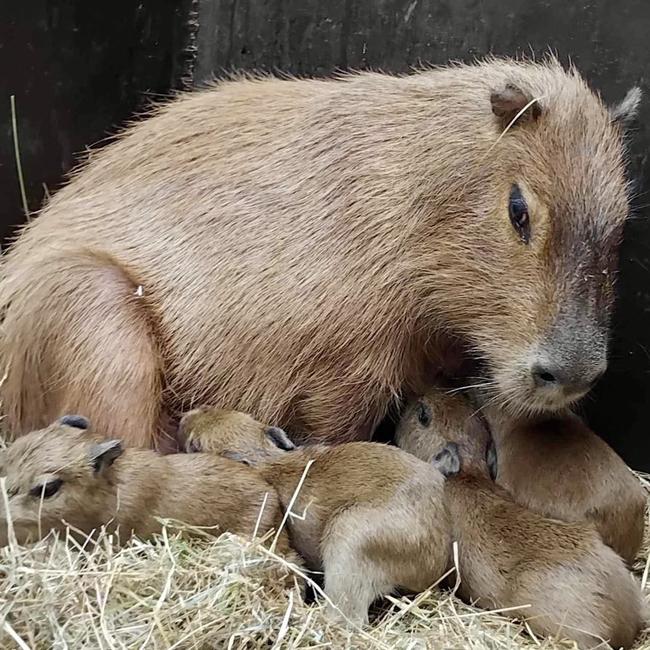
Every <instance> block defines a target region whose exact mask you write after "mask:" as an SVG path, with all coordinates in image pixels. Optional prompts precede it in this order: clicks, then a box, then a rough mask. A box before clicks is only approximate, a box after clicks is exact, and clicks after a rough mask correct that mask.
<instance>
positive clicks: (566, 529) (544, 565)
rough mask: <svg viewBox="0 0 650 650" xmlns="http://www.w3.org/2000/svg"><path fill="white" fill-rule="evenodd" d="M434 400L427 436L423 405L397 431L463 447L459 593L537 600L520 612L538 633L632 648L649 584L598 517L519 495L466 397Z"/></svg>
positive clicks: (490, 599) (408, 441)
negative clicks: (509, 488)
mask: <svg viewBox="0 0 650 650" xmlns="http://www.w3.org/2000/svg"><path fill="white" fill-rule="evenodd" d="M427 401H429V400H427ZM431 402H433V403H434V404H435V406H433V407H432V409H431V410H432V415H433V418H432V420H431V423H430V424H429V425H428V426H427V429H428V430H427V432H426V434H423V431H422V428H423V427H422V426H421V425H420V424H419V423H418V421H417V413H418V408H419V406H418V405H417V404H413V405H412V406H411V407H410V408H409V409H407V411H406V414H405V416H404V419H403V420H402V422H401V423H400V425H399V427H398V432H397V438H398V441H399V444H400V445H401V446H402V448H403V449H406V450H407V451H413V452H415V453H417V454H418V455H420V456H421V457H422V458H430V457H431V456H432V455H434V456H435V455H436V454H437V453H438V452H439V451H440V450H441V449H443V448H444V449H448V448H449V447H448V443H450V442H454V443H456V444H457V445H458V453H459V456H460V473H459V474H458V475H456V476H451V477H448V478H447V481H446V483H445V499H446V503H447V505H448V508H449V511H450V515H451V518H452V526H453V528H454V537H455V539H456V540H457V541H458V544H459V573H460V580H461V581H460V587H459V595H461V597H463V598H464V599H466V600H468V601H477V603H478V604H479V605H480V606H483V607H489V608H502V607H503V608H507V607H520V606H524V605H529V607H527V608H526V609H522V610H520V611H519V612H516V613H514V615H515V616H519V617H521V618H524V619H526V620H527V621H528V624H529V625H530V627H531V629H532V630H533V631H534V632H535V633H539V634H542V635H556V636H562V637H568V638H570V639H573V640H575V641H576V642H577V643H578V644H579V645H580V646H581V647H583V648H590V647H595V646H596V645H598V644H599V642H600V640H606V641H608V642H609V643H610V644H611V645H612V646H614V647H616V648H618V647H625V648H627V647H629V646H631V645H632V643H633V641H634V638H635V637H636V635H637V633H638V631H639V629H640V626H641V592H640V589H639V587H638V586H637V585H636V584H635V582H634V579H633V578H632V576H631V574H630V573H629V571H627V569H626V568H625V565H624V563H623V561H622V559H621V558H620V557H619V556H618V555H616V553H614V551H613V550H612V549H610V548H609V547H608V546H606V545H605V544H603V542H602V540H601V539H600V536H599V535H598V533H597V532H596V530H595V528H594V527H593V526H592V525H590V524H586V523H581V522H563V521H558V520H555V519H550V518H546V517H543V516H541V515H539V514H538V513H535V512H533V511H532V510H528V509H527V508H525V507H523V506H521V505H519V504H517V503H515V502H514V501H513V499H512V497H511V496H510V495H509V494H508V493H507V492H506V491H505V490H504V489H503V488H501V487H499V486H497V485H495V484H494V483H493V482H492V481H491V479H490V478H489V476H488V465H487V458H486V451H487V449H488V448H489V446H488V443H489V437H490V436H489V432H488V431H487V429H486V428H485V427H483V428H481V427H479V426H476V425H474V426H472V427H467V426H466V424H465V423H466V421H467V420H466V419H467V416H468V411H467V407H466V402H465V399H464V398H463V397H460V396H453V395H449V394H446V393H444V392H440V393H439V395H437V396H436V397H435V399H434V400H431ZM470 413H471V412H470ZM424 435H426V436H427V437H428V442H427V445H426V446H425V445H424V444H423V440H424ZM468 454H470V455H468Z"/></svg>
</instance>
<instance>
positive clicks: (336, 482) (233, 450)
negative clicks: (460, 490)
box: [181, 409, 449, 623]
mask: <svg viewBox="0 0 650 650" xmlns="http://www.w3.org/2000/svg"><path fill="white" fill-rule="evenodd" d="M211 419H213V426H212V427H210V426H209V423H210V420H211ZM238 419H239V420H240V423H237V420H238ZM181 423H182V426H183V428H184V429H185V432H186V434H187V435H188V437H189V438H190V439H191V440H192V441H193V444H194V445H195V448H199V449H210V450H211V451H212V452H213V453H228V454H230V455H231V456H238V457H239V458H241V459H242V460H245V461H246V462H248V463H251V464H252V465H254V466H256V467H257V469H258V470H259V472H260V474H261V476H262V477H263V478H264V479H265V480H266V481H268V483H270V484H271V485H272V486H273V487H274V488H275V489H276V490H277V492H278V495H279V498H280V502H281V503H282V505H283V507H285V508H287V507H288V505H289V504H290V502H291V499H292V497H293V496H294V493H295V492H296V489H297V487H298V485H299V483H300V479H301V477H302V475H303V472H304V470H305V467H306V465H307V463H308V462H309V461H314V462H313V464H312V465H311V466H310V467H309V470H308V472H307V475H306V478H305V480H304V482H303V484H302V486H301V488H300V491H299V493H298V496H297V498H296V500H295V502H294V504H293V506H292V508H291V511H292V512H293V513H296V514H297V515H298V516H289V518H288V520H287V523H288V526H289V533H290V539H291V543H292V545H293V547H294V548H295V549H296V550H297V551H298V552H299V553H300V554H301V555H302V556H303V557H304V558H305V560H306V561H307V564H308V566H309V567H310V568H311V569H314V570H323V571H324V574H325V593H326V594H327V595H328V596H329V598H330V599H331V600H332V602H333V603H334V604H335V605H336V606H337V607H338V608H339V609H340V611H341V612H342V613H343V614H344V615H345V616H346V618H348V619H349V620H351V621H353V622H356V623H362V622H365V621H367V620H368V607H369V606H370V604H371V603H372V601H373V600H374V599H375V598H377V596H380V595H385V594H388V593H390V592H391V591H392V590H393V589H395V588H396V587H402V588H404V589H407V590H409V591H414V592H419V591H423V590H425V589H427V588H428V587H430V586H431V585H432V584H433V583H435V582H436V581H437V580H438V579H439V578H440V577H441V576H442V574H443V573H444V570H445V568H446V566H447V563H448V561H449V519H448V514H447V511H446V509H445V507H444V505H443V498H442V493H443V477H442V475H441V474H440V472H438V471H437V470H436V469H435V468H433V467H432V466H431V465H430V464H428V463H423V462H422V461H419V460H418V459H417V458H415V457H413V456H411V455H410V454H406V453H404V452H403V451H401V450H399V449H396V448H395V447H388V446H385V445H380V444H377V443H371V442H353V443H348V444H344V445H338V446H335V447H327V446H324V445H315V446H307V447H302V448H298V449H296V450H295V451H283V450H281V449H279V448H277V447H273V446H272V445H271V444H270V442H269V438H268V437H267V436H266V434H265V432H264V427H263V426H261V425H259V424H256V425H253V426H249V425H250V424H251V423H250V419H249V418H248V416H246V415H243V414H237V413H234V412H229V413H226V414H224V413H223V412H222V411H219V410H218V409H214V410H213V409H204V410H201V411H198V412H197V411H195V412H193V413H190V414H188V415H187V416H186V417H185V418H184V419H183V420H182V421H181ZM193 425H196V429H194V428H193ZM247 428H248V430H247ZM224 429H225V430H224ZM235 431H236V434H235V433H234V432H235ZM303 515H304V517H303Z"/></svg>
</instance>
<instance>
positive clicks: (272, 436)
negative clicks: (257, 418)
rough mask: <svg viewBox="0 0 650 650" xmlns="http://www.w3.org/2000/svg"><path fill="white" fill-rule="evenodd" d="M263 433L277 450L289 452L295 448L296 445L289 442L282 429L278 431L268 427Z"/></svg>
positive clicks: (278, 428) (277, 428)
mask: <svg viewBox="0 0 650 650" xmlns="http://www.w3.org/2000/svg"><path fill="white" fill-rule="evenodd" d="M264 433H265V434H266V437H267V438H269V440H271V442H272V443H273V444H274V445H275V446H276V447H277V448H278V449H283V450H284V451H291V450H293V449H295V448H296V445H294V444H293V442H291V440H290V439H289V436H288V435H287V434H286V433H285V432H284V429H280V427H269V428H268V429H267V430H266V431H265V432H264Z"/></svg>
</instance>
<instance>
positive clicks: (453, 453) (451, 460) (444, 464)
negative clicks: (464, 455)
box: [431, 442, 460, 477]
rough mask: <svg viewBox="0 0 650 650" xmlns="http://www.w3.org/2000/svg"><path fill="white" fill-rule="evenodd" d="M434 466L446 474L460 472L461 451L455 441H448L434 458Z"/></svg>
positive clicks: (451, 474)
mask: <svg viewBox="0 0 650 650" xmlns="http://www.w3.org/2000/svg"><path fill="white" fill-rule="evenodd" d="M431 462H432V463H433V465H434V467H436V468H437V469H438V470H439V471H440V473H441V474H442V475H443V476H445V477H449V476H456V474H458V473H460V451H459V450H458V445H457V444H456V443H455V442H449V443H447V444H446V445H445V446H444V447H443V448H442V449H441V450H440V451H439V452H438V453H437V454H436V455H435V456H434V457H433V458H432V459H431Z"/></svg>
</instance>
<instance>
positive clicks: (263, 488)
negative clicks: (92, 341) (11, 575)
mask: <svg viewBox="0 0 650 650" xmlns="http://www.w3.org/2000/svg"><path fill="white" fill-rule="evenodd" d="M72 424H74V421H72ZM86 429H87V427H84V428H80V427H79V426H72V425H71V424H66V419H65V418H63V419H62V420H60V421H57V422H54V423H53V424H51V425H50V426H49V427H47V428H45V429H42V430H38V431H34V432H31V433H28V434H26V435H25V436H22V437H21V438H19V439H18V440H16V441H15V442H13V443H12V444H11V445H9V447H8V448H7V449H6V450H4V451H3V453H2V455H1V456H0V476H4V477H5V485H6V494H7V499H8V501H7V502H6V503H5V501H4V499H3V498H2V497H1V496H0V544H2V545H5V544H7V543H8V531H9V525H12V526H13V530H14V534H15V538H16V541H18V543H22V544H24V543H27V542H30V541H32V542H33V541H36V540H37V539H39V538H41V537H42V536H44V535H45V534H47V533H48V532H49V531H50V530H64V529H65V527H66V526H67V525H69V526H71V527H73V528H74V529H76V530H77V531H79V532H81V533H83V534H90V533H92V532H93V531H96V530H98V529H99V528H100V527H101V526H106V528H107V529H108V530H109V531H114V530H119V533H120V538H121V540H122V541H126V540H127V539H128V538H129V537H130V536H131V534H132V533H134V534H136V535H138V536H140V537H143V538H146V537H150V536H151V535H153V534H155V533H159V532H160V531H161V529H162V524H161V522H160V521H159V520H158V519H157V518H160V519H175V520H177V521H181V522H184V523H186V524H189V525H190V526H194V527H207V528H210V529H211V530H210V532H212V533H213V534H217V533H219V532H224V531H229V532H232V533H236V534H239V535H242V536H249V537H250V536H251V535H253V533H255V531H257V532H258V533H259V535H260V536H261V535H263V534H265V533H267V532H268V531H270V530H273V529H275V530H278V528H279V525H280V521H281V516H282V515H281V510H280V505H279V502H278V498H277V496H276V493H275V490H274V489H273V488H272V487H271V486H269V484H268V483H266V482H265V481H264V480H263V479H262V478H261V477H260V476H259V474H258V473H257V472H256V471H254V470H253V469H251V468H250V467H246V466H244V465H242V464H241V463H237V462H235V461H232V460H228V459H226V458H220V457H218V456H215V455H213V454H207V453H206V454H192V455H188V454H174V455H167V456H161V455H159V454H157V453H155V452H154V451H151V450H140V449H124V448H123V447H122V445H121V443H120V441H119V440H102V439H101V437H100V436H99V435H98V432H96V431H93V430H86ZM53 482H55V483H53ZM52 485H55V487H57V486H58V489H57V490H56V491H55V492H54V493H53V494H52V495H48V493H47V487H48V486H52ZM43 490H45V491H43ZM7 504H8V506H9V513H8V512H7ZM190 530H191V529H190ZM277 548H278V550H279V551H280V552H283V553H285V554H288V555H289V556H290V557H291V558H293V557H295V554H293V553H292V552H291V551H290V550H289V545H288V541H287V538H286V535H281V536H280V537H279V539H278V544H277Z"/></svg>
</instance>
